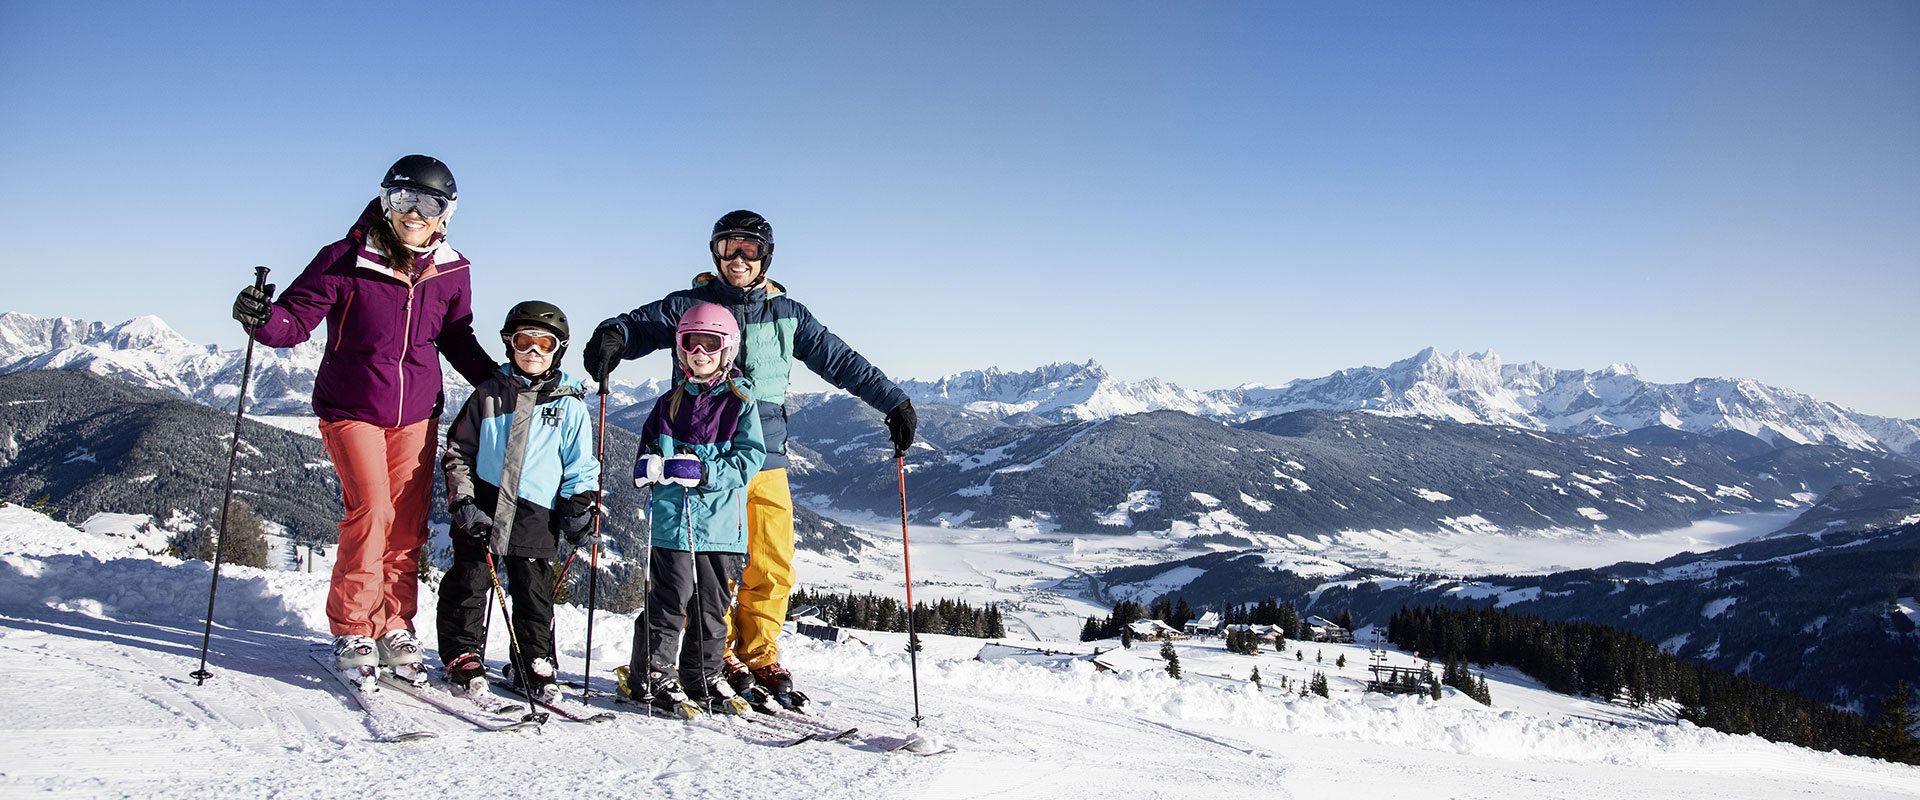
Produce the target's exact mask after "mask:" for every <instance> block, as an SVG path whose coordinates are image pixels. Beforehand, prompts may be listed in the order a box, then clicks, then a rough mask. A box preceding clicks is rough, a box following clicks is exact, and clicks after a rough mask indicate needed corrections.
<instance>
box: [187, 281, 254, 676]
mask: <svg viewBox="0 0 1920 800" xmlns="http://www.w3.org/2000/svg"><path fill="white" fill-rule="evenodd" d="M253 288H255V289H259V290H261V292H263V293H264V292H265V291H266V289H267V268H266V267H254V268H253ZM243 327H244V326H243ZM246 330H247V355H246V359H245V361H244V362H243V363H242V365H241V367H240V394H239V396H238V397H236V398H234V401H233V447H232V448H231V449H229V450H228V451H227V488H226V490H225V493H224V497H222V498H221V500H220V538H218V539H215V540H214V542H213V583H212V584H211V585H209V586H207V627H206V629H205V630H203V631H201V632H200V668H199V669H196V670H194V671H193V673H192V674H191V675H188V676H187V677H189V678H192V679H193V685H195V686H200V685H203V684H205V683H206V682H207V679H208V678H211V677H213V673H211V672H208V671H207V645H208V644H209V643H210V642H211V641H212V640H213V596H214V594H215V593H216V592H218V591H219V590H220V559H221V557H222V556H224V555H226V552H227V509H228V508H229V507H231V506H232V505H233V468H234V466H235V464H236V463H237V462H238V460H239V458H240V420H242V419H244V418H246V414H247V382H248V381H249V380H251V379H252V378H253V331H254V329H253V328H251V327H247V329H246Z"/></svg>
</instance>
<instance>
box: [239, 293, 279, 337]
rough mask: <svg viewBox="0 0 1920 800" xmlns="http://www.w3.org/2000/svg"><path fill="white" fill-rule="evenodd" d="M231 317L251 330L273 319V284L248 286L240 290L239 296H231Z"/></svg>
mask: <svg viewBox="0 0 1920 800" xmlns="http://www.w3.org/2000/svg"><path fill="white" fill-rule="evenodd" d="M233 318H234V319H235V320H236V321H238V322H239V323H240V324H241V325H245V326H247V330H253V329H255V328H258V327H260V326H262V325H265V324H267V322H268V321H269V320H272V319H273V284H271V283H269V284H267V286H266V288H265V289H262V288H260V287H258V286H249V287H247V288H245V289H241V290H240V296H238V297H235V298H233Z"/></svg>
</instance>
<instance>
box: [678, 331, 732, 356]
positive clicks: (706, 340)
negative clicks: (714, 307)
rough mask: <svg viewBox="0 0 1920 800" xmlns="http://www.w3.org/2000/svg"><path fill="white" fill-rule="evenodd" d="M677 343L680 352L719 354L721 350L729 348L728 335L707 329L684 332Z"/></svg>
mask: <svg viewBox="0 0 1920 800" xmlns="http://www.w3.org/2000/svg"><path fill="white" fill-rule="evenodd" d="M675 344H676V345H677V346H678V347H679V348H680V352H682V353H698V354H704V355H713V356H717V355H719V354H720V351H722V350H725V349H727V340H726V337H723V336H721V335H720V334H717V333H708V332H706V331H687V332H686V333H682V334H680V338H679V340H678V341H677V342H675Z"/></svg>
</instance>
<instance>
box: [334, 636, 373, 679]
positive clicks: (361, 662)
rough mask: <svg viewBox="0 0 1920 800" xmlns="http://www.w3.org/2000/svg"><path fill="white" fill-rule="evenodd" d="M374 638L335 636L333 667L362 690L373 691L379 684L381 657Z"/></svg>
mask: <svg viewBox="0 0 1920 800" xmlns="http://www.w3.org/2000/svg"><path fill="white" fill-rule="evenodd" d="M378 649H379V648H378V647H377V646H376V645H375V644H374V641H373V639H371V638H369V637H366V636H354V635H351V634H349V635H346V636H335V637H333V668H334V669H336V670H339V671H340V674H341V675H344V676H345V677H346V679H347V680H350V681H352V682H353V684H354V685H355V686H358V687H359V688H360V691H363V692H371V691H373V690H374V689H375V688H376V687H378V685H379V683H378V682H379V680H380V657H379V654H378Z"/></svg>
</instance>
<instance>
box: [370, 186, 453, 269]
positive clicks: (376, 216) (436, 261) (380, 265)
mask: <svg viewBox="0 0 1920 800" xmlns="http://www.w3.org/2000/svg"><path fill="white" fill-rule="evenodd" d="M386 222H387V220H386V215H384V214H382V213H381V211H380V199H379V198H377V197H376V198H374V199H373V200H372V201H370V202H368V203H367V207H366V208H365V209H363V210H362V211H361V212H360V218H359V219H358V220H355V221H354V223H353V227H352V228H351V229H349V230H348V231H347V236H348V238H351V239H353V240H354V241H355V242H357V243H359V245H360V247H359V250H358V251H356V252H355V254H354V262H353V263H354V266H357V267H360V268H362V269H367V270H372V271H374V272H378V273H380V274H382V275H385V276H387V277H389V278H392V279H394V280H397V281H400V282H401V283H419V282H421V281H424V280H427V279H428V278H432V277H434V276H437V275H442V274H445V273H447V272H451V271H453V270H455V269H458V268H460V267H465V266H467V258H466V256H463V255H461V254H460V251H458V250H455V249H453V246H452V245H449V244H447V237H446V236H445V235H444V234H442V233H440V232H439V231H435V232H434V234H433V238H432V239H431V240H429V244H430V247H431V249H429V250H428V251H427V252H426V253H413V252H411V251H410V252H408V253H406V254H405V255H404V256H403V257H411V258H413V259H416V260H417V261H425V262H426V263H425V265H424V266H422V267H421V268H420V270H419V272H418V273H417V274H415V275H413V276H411V277H409V276H408V275H407V272H406V271H405V270H401V269H395V268H394V258H393V256H392V254H390V253H388V252H387V251H386V250H383V249H381V247H380V244H379V242H378V241H377V240H376V239H375V237H374V236H373V229H374V226H376V225H385V224H386Z"/></svg>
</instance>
